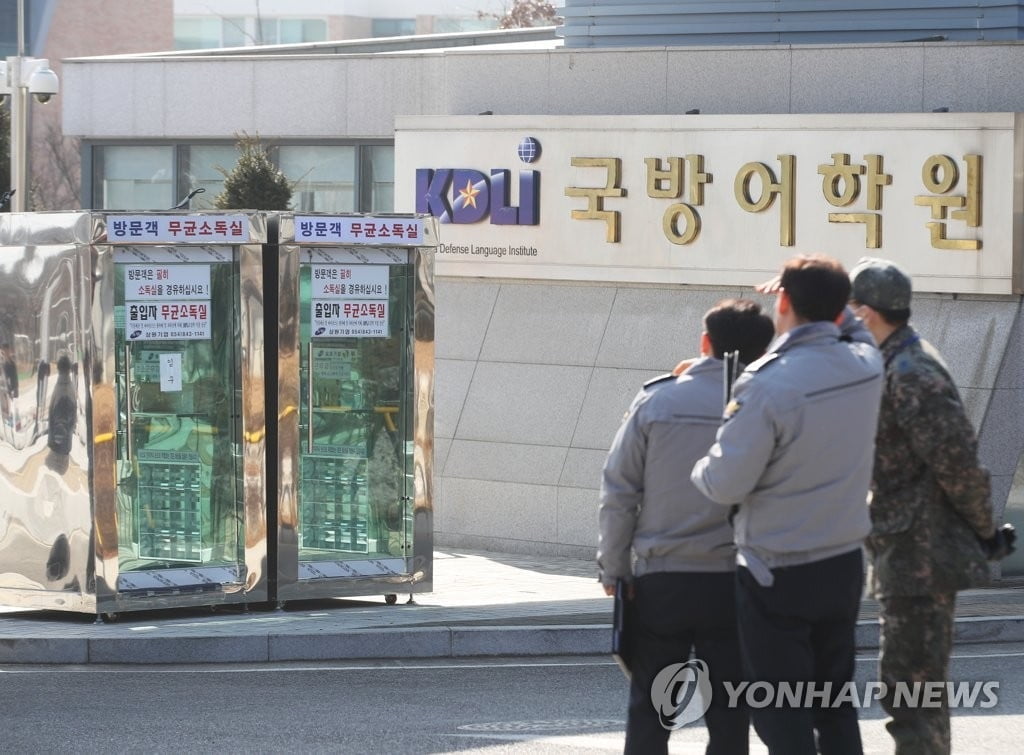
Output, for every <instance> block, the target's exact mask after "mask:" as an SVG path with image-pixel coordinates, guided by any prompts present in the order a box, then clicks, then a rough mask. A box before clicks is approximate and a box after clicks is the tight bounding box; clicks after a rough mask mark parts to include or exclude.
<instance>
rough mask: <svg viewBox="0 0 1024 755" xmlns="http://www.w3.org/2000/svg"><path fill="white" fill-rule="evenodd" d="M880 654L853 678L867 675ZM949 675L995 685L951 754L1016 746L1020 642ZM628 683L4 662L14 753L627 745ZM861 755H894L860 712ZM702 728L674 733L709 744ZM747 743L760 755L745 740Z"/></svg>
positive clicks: (680, 747) (444, 673) (956, 666)
mask: <svg viewBox="0 0 1024 755" xmlns="http://www.w3.org/2000/svg"><path fill="white" fill-rule="evenodd" d="M875 662H876V660H875V656H874V654H871V653H866V654H864V655H862V656H861V657H860V659H859V663H858V664H857V665H858V678H859V679H860V680H861V681H862V682H863V681H867V680H869V679H873V678H874V667H875ZM952 674H953V678H954V679H958V680H973V681H998V682H1000V689H999V703H998V705H997V706H996V707H995V708H993V709H991V710H980V709H976V710H973V711H963V712H960V713H959V714H957V715H956V716H955V717H954V722H953V732H954V751H955V752H957V753H958V754H960V753H967V754H972V753H978V754H979V755H981V753H985V754H986V755H987V754H988V753H993V752H1019V751H1020V749H1021V748H1020V743H1021V741H1024V643H1022V644H1007V643H1003V644H997V645H971V646H963V647H959V648H957V650H956V654H955V660H954V663H953V669H952ZM624 706H625V683H624V680H623V677H622V675H621V673H620V672H619V670H618V668H617V667H616V666H615V665H614V664H612V663H611V662H610V661H609V660H608V659H607V658H605V657H576V658H546V659H536V660H531V659H503V658H495V659H489V660H486V661H482V660H479V659H476V660H469V661H464V662H453V661H451V660H437V661H389V662H372V663H332V664H261V665H234V666H211V665H209V664H204V665H201V666H163V667H138V666H130V667H126V666H120V667H117V666H95V665H90V666H50V667H27V666H3V667H0V711H2V713H0V716H2V720H3V721H4V723H5V724H6V725H5V727H4V734H3V738H4V750H5V751H7V752H53V753H63V752H67V753H82V752H86V753H91V752H104V753H117V752H126V753H127V752H133V753H135V752H147V753H179V752H197V753H205V752H217V753H233V752H246V753H263V752H266V753H280V752H302V753H348V752H351V753H368V752H374V753H376V752H388V753H428V752H463V753H487V754H488V755H491V754H494V753H506V752H508V753H560V754H564V753H572V752H579V753H583V752H587V753H592V752H609V753H611V752H621V748H622V742H623V718H624ZM861 719H862V723H861V729H862V732H863V736H864V740H865V752H867V753H891V752H892V746H891V744H890V740H889V738H888V735H887V734H886V733H885V730H884V727H883V718H882V713H881V711H880V710H879V709H878V708H877V707H874V708H871V709H867V710H865V711H862V715H861ZM704 743H705V731H704V728H703V725H702V724H700V723H698V724H695V725H691V726H689V727H687V728H685V729H683V730H682V731H679V732H676V733H675V734H673V738H672V748H671V751H672V752H673V753H702V752H703V748H704ZM752 743H753V746H752V748H751V752H752V753H763V752H765V750H764V748H763V746H761V745H760V742H758V741H757V739H756V735H754V736H753V737H752Z"/></svg>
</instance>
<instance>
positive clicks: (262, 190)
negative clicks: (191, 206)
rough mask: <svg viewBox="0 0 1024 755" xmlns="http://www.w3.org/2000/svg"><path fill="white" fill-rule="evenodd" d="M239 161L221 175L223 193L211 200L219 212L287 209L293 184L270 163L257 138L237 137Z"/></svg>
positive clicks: (264, 149) (222, 171)
mask: <svg viewBox="0 0 1024 755" xmlns="http://www.w3.org/2000/svg"><path fill="white" fill-rule="evenodd" d="M238 152H239V156H238V162H237V163H235V167H234V168H232V169H231V171H230V172H228V171H225V170H223V169H221V168H218V170H220V172H221V173H223V174H224V191H223V192H221V193H220V194H218V195H217V198H216V199H215V200H214V201H213V205H214V207H216V208H217V209H218V210H287V209H288V205H289V204H290V203H291V199H292V188H293V186H292V184H291V183H290V182H289V181H288V178H287V177H286V176H285V175H284V173H282V172H281V171H279V170H278V169H277V168H275V167H274V164H273V163H272V162H270V155H269V154H268V153H267V150H266V148H265V147H264V146H263V145H262V144H260V140H259V137H258V136H249V135H248V134H243V135H242V136H240V137H238Z"/></svg>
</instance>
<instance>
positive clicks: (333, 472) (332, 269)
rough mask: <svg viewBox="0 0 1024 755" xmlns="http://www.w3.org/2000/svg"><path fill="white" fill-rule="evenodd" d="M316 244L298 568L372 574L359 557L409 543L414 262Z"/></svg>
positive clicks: (311, 266) (396, 550)
mask: <svg viewBox="0 0 1024 755" xmlns="http://www.w3.org/2000/svg"><path fill="white" fill-rule="evenodd" d="M320 252H321V253H320V256H319V259H320V260H321V261H319V262H315V263H314V262H312V261H310V257H309V256H308V255H306V254H304V255H303V258H302V259H303V264H302V265H301V266H300V276H299V294H300V310H301V331H300V333H301V338H300V350H301V368H300V376H301V379H300V386H301V409H300V418H299V437H300V453H299V467H300V471H299V483H300V490H299V501H300V506H299V529H298V545H299V551H298V557H299V562H300V569H299V578H300V579H303V578H307V579H310V578H317V577H325V576H370V575H371V574H374V573H381V572H380V571H378V570H376V569H372V568H369V567H367V568H361V567H359V566H353V564H354V562H360V561H361V562H364V566H365V565H366V564H369V563H371V562H372V563H374V564H381V565H382V566H386V565H387V563H388V559H389V557H400V558H404V557H405V556H406V555H407V554H409V553H410V552H411V542H412V519H411V516H412V510H411V506H412V503H411V500H410V497H409V496H410V493H409V490H410V489H411V482H410V478H409V470H410V469H411V468H412V466H411V458H410V456H411V449H412V443H411V422H410V416H411V414H410V413H411V405H412V404H411V402H412V399H411V381H410V376H409V374H408V373H409V368H408V365H409V361H408V359H409V355H408V345H407V344H408V333H409V327H408V322H407V320H408V311H409V307H410V300H409V286H410V279H409V272H408V269H407V265H405V264H370V263H360V262H356V263H352V262H344V263H341V262H337V261H330V260H331V257H330V256H329V255H328V254H325V253H323V252H322V250H320ZM374 259H375V258H374ZM324 260H328V261H324ZM327 562H333V566H332V565H331V564H329V563H327ZM392 564H394V562H392ZM400 564H401V565H399V566H397V567H395V566H394V565H392V566H390V567H387V569H388V570H394V571H402V570H403V567H404V561H403V562H400ZM339 567H340V568H339Z"/></svg>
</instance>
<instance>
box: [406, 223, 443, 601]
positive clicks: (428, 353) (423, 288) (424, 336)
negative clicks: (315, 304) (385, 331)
mask: <svg viewBox="0 0 1024 755" xmlns="http://www.w3.org/2000/svg"><path fill="white" fill-rule="evenodd" d="M431 227H432V229H433V228H434V227H433V226H431ZM433 238H434V239H435V240H436V238H437V236H436V232H435V233H434V235H433ZM435 243H436V242H435ZM414 260H415V265H416V270H415V280H414V294H413V327H412V338H413V342H412V354H413V389H414V391H415V397H414V402H413V406H414V407H415V411H414V415H413V468H412V474H413V495H414V498H413V504H414V505H413V562H412V564H411V568H410V571H411V573H413V574H420V573H422V577H420V583H421V586H422V589H423V590H424V591H429V590H432V589H433V578H434V558H433V554H434V250H433V248H427V247H421V248H419V249H417V250H416V254H415V257H414Z"/></svg>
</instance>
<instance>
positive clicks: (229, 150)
mask: <svg viewBox="0 0 1024 755" xmlns="http://www.w3.org/2000/svg"><path fill="white" fill-rule="evenodd" d="M181 152H182V155H181V183H180V184H179V186H178V193H179V194H180V197H179V199H180V198H183V197H184V196H185V195H186V194H188V192H190V191H192V190H193V189H198V188H200V187H202V188H204V189H206V192H205V193H203V194H197V195H196V196H195V197H193V199H192V205H191V208H192V209H193V210H209V209H213V202H214V200H215V199H216V198H217V195H218V194H220V193H221V192H222V191H224V174H223V173H221V170H224V171H226V172H228V173H230V172H231V169H232V168H234V167H235V163H236V162H238V149H237V148H235V147H234V146H232V145H229V144H217V145H199V144H193V145H190V146H186V147H182V150H181Z"/></svg>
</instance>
